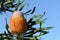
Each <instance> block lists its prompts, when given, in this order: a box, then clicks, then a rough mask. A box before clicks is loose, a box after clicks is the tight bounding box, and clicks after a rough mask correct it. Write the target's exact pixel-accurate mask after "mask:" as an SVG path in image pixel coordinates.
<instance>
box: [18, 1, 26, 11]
mask: <svg viewBox="0 0 60 40" xmlns="http://www.w3.org/2000/svg"><path fill="white" fill-rule="evenodd" d="M26 2H27V0H25V1H24V2H23V4H22V5H21V8H20V9H19V11H21V10H22V9H23V8H24V6H25V4H26Z"/></svg>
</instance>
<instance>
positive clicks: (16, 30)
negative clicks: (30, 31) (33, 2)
mask: <svg viewBox="0 0 60 40" xmlns="http://www.w3.org/2000/svg"><path fill="white" fill-rule="evenodd" d="M10 30H11V33H13V34H17V35H21V34H24V33H26V31H27V22H26V19H25V18H24V16H23V14H22V12H21V11H14V13H13V15H12V17H11V20H10Z"/></svg>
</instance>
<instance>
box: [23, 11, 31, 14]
mask: <svg viewBox="0 0 60 40" xmlns="http://www.w3.org/2000/svg"><path fill="white" fill-rule="evenodd" d="M31 11H32V10H28V11H27V12H25V13H24V14H27V13H29V12H31Z"/></svg>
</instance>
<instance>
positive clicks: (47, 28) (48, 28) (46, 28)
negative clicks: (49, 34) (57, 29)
mask: <svg viewBox="0 0 60 40" xmlns="http://www.w3.org/2000/svg"><path fill="white" fill-rule="evenodd" d="M52 28H54V27H45V28H42V30H50V29H52Z"/></svg>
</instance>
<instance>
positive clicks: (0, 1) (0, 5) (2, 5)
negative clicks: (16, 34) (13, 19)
mask: <svg viewBox="0 0 60 40" xmlns="http://www.w3.org/2000/svg"><path fill="white" fill-rule="evenodd" d="M15 1H16V0H0V12H6V11H9V12H14V11H15V10H19V11H21V10H22V9H23V8H24V6H25V4H26V2H27V0H24V1H22V2H21V0H18V2H17V3H15ZM19 7H20V8H19ZM11 8H14V10H12V9H11ZM35 9H36V7H34V8H33V9H32V10H28V11H27V12H25V13H24V15H27V14H28V13H30V14H33V13H34V11H35ZM30 14H28V15H30ZM44 15H45V12H44V13H43V14H37V15H34V16H32V17H31V18H30V19H29V21H28V22H27V23H28V30H27V32H26V34H25V35H24V40H38V37H41V36H43V35H45V34H47V33H49V32H48V31H47V30H50V29H52V28H53V27H42V25H43V24H44V23H45V20H46V19H47V18H44V19H42V18H43V16H44ZM34 19H35V20H34ZM36 24H39V25H40V26H39V28H34V27H33V26H34V25H36ZM5 27H6V30H7V32H8V33H6V32H4V33H0V40H4V39H8V40H10V39H11V38H12V37H13V34H11V33H10V31H9V25H8V24H7V18H6V26H5ZM38 32H39V33H40V34H39V36H34V34H36V33H38Z"/></svg>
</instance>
